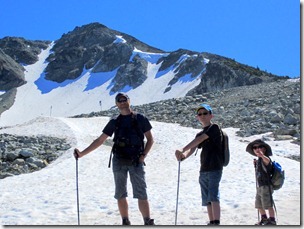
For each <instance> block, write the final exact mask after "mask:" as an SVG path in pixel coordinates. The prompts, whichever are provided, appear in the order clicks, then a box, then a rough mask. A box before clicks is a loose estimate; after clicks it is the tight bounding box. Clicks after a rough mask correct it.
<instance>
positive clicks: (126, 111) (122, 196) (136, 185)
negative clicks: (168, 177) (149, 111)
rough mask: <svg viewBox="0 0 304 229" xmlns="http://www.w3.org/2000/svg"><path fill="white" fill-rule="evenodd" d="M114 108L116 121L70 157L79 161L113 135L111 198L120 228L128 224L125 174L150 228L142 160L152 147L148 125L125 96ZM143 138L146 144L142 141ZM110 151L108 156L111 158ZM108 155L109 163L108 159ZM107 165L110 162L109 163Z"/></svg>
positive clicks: (120, 95) (117, 99)
mask: <svg viewBox="0 0 304 229" xmlns="http://www.w3.org/2000/svg"><path fill="white" fill-rule="evenodd" d="M115 101H116V106H117V107H118V109H119V111H120V115H119V116H117V118H114V119H111V120H110V121H109V122H108V124H107V125H106V126H105V128H104V129H103V131H102V132H103V133H102V134H101V135H100V136H99V137H98V138H97V139H96V140H94V141H93V142H92V143H91V144H90V145H89V146H88V147H87V148H86V149H85V150H83V151H79V150H78V149H75V152H74V156H75V157H76V158H81V157H83V156H84V155H86V154H88V153H90V152H92V151H93V150H95V149H97V148H98V147H99V146H101V145H102V144H103V143H104V141H105V140H106V139H107V138H108V137H109V136H112V135H113V133H114V139H113V141H114V145H113V148H112V152H113V160H112V168H113V173H114V181H115V195H114V198H115V199H117V203H118V209H119V212H120V215H121V217H122V224H123V225H131V223H130V220H129V214H128V201H127V196H128V192H127V178H128V173H129V175H130V180H131V183H132V189H133V197H134V198H137V199H138V207H139V210H140V212H141V214H142V217H143V220H144V225H154V219H151V218H150V207H149V202H148V196H147V185H146V180H145V171H144V165H145V162H144V160H145V158H146V157H147V155H148V153H149V151H150V149H151V147H152V145H153V136H152V133H151V129H152V126H151V124H150V122H149V120H148V119H147V118H146V117H145V116H144V115H142V114H139V113H135V112H133V111H132V110H131V108H130V99H129V97H128V95H127V94H125V93H118V94H117V96H116V98H115ZM145 137H146V140H147V141H146V144H144V138H145ZM112 152H111V156H112ZM111 156H110V160H111ZM109 166H110V162H109Z"/></svg>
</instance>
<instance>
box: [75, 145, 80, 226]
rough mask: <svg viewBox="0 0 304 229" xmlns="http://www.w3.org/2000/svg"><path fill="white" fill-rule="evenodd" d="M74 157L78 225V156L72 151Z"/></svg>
mask: <svg viewBox="0 0 304 229" xmlns="http://www.w3.org/2000/svg"><path fill="white" fill-rule="evenodd" d="M74 156H75V159H76V193H77V216H78V225H80V217H79V191H78V154H77V152H76V150H75V151H74Z"/></svg>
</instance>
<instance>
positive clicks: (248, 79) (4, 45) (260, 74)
mask: <svg viewBox="0 0 304 229" xmlns="http://www.w3.org/2000/svg"><path fill="white" fill-rule="evenodd" d="M50 44H51V42H50V41H28V40H25V39H23V38H15V37H5V38H3V39H0V91H9V90H10V89H13V88H16V87H19V86H21V85H23V84H25V83H26V81H25V79H24V68H23V66H22V65H30V64H33V63H35V62H36V61H37V60H38V54H39V53H40V52H41V50H43V49H46V48H47V47H48V46H49V45H50ZM47 62H48V65H47V67H46V69H45V72H44V73H45V80H49V81H54V82H57V83H61V82H64V81H66V80H68V79H77V78H78V77H80V76H81V75H82V74H83V72H84V71H88V70H90V71H91V72H92V73H100V72H111V74H113V77H112V82H111V90H110V93H111V94H114V93H116V92H118V91H121V90H123V89H124V88H126V87H128V88H131V89H136V88H137V87H138V86H140V85H141V84H143V82H145V80H147V74H148V67H149V64H150V65H151V64H154V65H159V68H158V71H157V72H156V74H155V77H161V76H162V75H164V74H166V73H167V72H169V71H170V70H173V71H174V76H173V77H172V79H171V80H170V81H169V83H168V84H167V86H166V90H165V93H166V92H168V91H170V90H171V88H172V86H174V84H176V83H177V82H178V81H181V82H183V81H184V80H188V81H189V80H193V79H195V78H199V79H200V83H199V84H198V86H196V87H195V88H194V89H192V90H190V91H189V92H188V95H194V94H201V93H205V92H208V91H217V90H222V89H227V88H232V87H238V86H244V85H253V84H258V83H262V82H273V81H277V80H279V79H282V78H281V77H280V78H279V77H277V76H275V75H272V74H271V73H267V72H265V71H260V70H259V69H257V68H253V67H250V66H247V65H243V64H241V63H238V62H236V61H234V60H232V59H229V58H226V57H222V56H218V55H215V54H211V53H199V52H193V51H190V50H185V49H179V50H176V51H173V52H165V51H163V50H160V49H157V48H155V47H151V46H149V45H147V44H145V43H143V42H141V41H139V40H137V39H136V38H134V37H132V36H130V35H128V34H124V33H121V32H119V31H115V30H111V29H109V28H107V27H106V26H104V25H101V24H99V23H91V24H88V25H84V26H81V27H76V28H75V29H74V30H73V31H71V32H68V33H67V34H63V35H62V37H61V38H60V39H58V40H56V41H55V42H54V45H53V47H52V49H51V54H50V55H49V56H48V58H47ZM101 77H102V76H101Z"/></svg>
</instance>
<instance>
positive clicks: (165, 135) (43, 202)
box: [0, 117, 301, 226]
mask: <svg viewBox="0 0 304 229" xmlns="http://www.w3.org/2000/svg"><path fill="white" fill-rule="evenodd" d="M107 121H108V118H107V117H94V118H81V119H71V118H54V117H53V118H51V117H40V118H37V119H35V120H32V121H30V122H27V123H24V124H22V125H17V126H14V127H11V128H5V129H0V133H10V134H17V135H38V134H48V135H51V136H58V137H66V138H67V139H69V141H71V142H72V144H73V147H78V148H79V149H84V148H85V147H86V146H87V145H88V144H90V143H91V142H92V141H93V140H94V139H95V138H96V137H97V136H99V135H100V133H101V130H102V129H103V127H104V126H105V124H106V123H107ZM151 123H152V126H153V129H152V133H153V135H154V138H155V144H154V145H153V147H152V150H151V152H150V154H149V155H148V157H147V158H146V165H147V166H146V167H145V169H146V178H147V183H148V195H149V199H150V206H151V217H153V218H154V219H155V223H156V224H157V225H174V220H175V209H176V197H177V196H176V193H177V178H178V162H177V161H176V159H175V156H174V152H175V150H176V149H177V148H180V147H182V146H184V145H185V144H187V143H188V142H189V141H190V140H192V139H193V137H194V136H195V135H196V133H197V132H198V131H199V130H196V129H192V128H186V127H181V126H179V125H178V124H172V123H171V124H169V123H161V122H151ZM225 130H226V132H227V133H228V135H229V137H230V151H231V160H230V163H229V165H228V166H227V167H225V168H224V172H223V177H222V182H221V185H220V190H221V207H222V214H221V215H222V217H221V223H222V225H253V224H254V223H256V222H257V220H258V218H257V210H256V209H255V208H254V197H255V185H256V184H255V178H254V167H253V163H252V160H253V157H252V156H251V155H250V154H249V153H247V152H245V148H246V145H247V144H248V141H252V140H254V139H256V138H260V137H261V136H262V135H259V136H252V137H249V138H241V137H237V136H236V134H235V133H236V131H237V129H233V128H227V129H225ZM264 135H267V134H264ZM267 143H268V144H270V145H271V147H272V150H273V154H274V156H273V157H272V159H273V160H276V161H278V162H279V163H280V164H281V165H282V167H283V168H284V169H285V173H286V181H285V184H284V186H283V187H282V189H280V190H278V191H275V193H274V201H275V204H276V207H277V213H278V215H277V220H278V224H279V225H298V226H299V225H300V223H301V221H300V219H301V215H300V213H301V201H300V200H301V193H300V185H301V180H300V163H299V162H297V161H294V160H290V159H287V158H285V157H282V156H278V154H277V152H280V155H284V154H289V153H295V154H296V153H298V154H299V153H300V147H299V146H298V145H295V144H292V143H290V142H289V141H280V142H276V141H273V139H271V138H269V141H267ZM110 150H111V149H110V148H109V147H108V146H105V145H103V146H101V147H100V148H99V149H97V150H96V151H94V152H92V153H90V154H88V155H87V156H85V157H83V158H81V159H79V161H78V166H79V204H80V205H79V206H80V224H81V225H119V224H120V223H121V219H120V215H119V212H118V208H117V203H116V200H115V199H114V197H113V196H114V181H113V174H112V169H111V168H110V169H109V168H108V162H109V154H110ZM198 176H199V155H197V156H194V155H193V156H191V157H190V158H188V159H187V160H185V161H183V162H182V163H181V176H180V186H179V204H178V214H177V216H178V217H177V219H178V220H177V224H178V225H206V222H207V221H208V217H207V212H206V208H205V207H202V206H201V197H200V190H199V183H198ZM128 190H129V198H128V200H129V208H130V220H131V222H132V224H133V225H142V218H141V215H140V212H139V211H138V208H137V200H136V199H132V188H131V185H130V183H128ZM0 201H1V205H0V224H1V225H77V199H76V161H75V159H74V157H73V148H72V149H70V150H68V151H66V153H65V154H64V155H62V156H61V157H59V158H58V159H57V160H56V161H54V162H53V163H51V164H50V165H49V166H47V167H46V168H44V169H42V170H40V171H37V172H34V173H31V174H23V175H19V176H14V177H7V178H5V179H2V180H0Z"/></svg>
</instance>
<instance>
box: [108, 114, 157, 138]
mask: <svg viewBox="0 0 304 229" xmlns="http://www.w3.org/2000/svg"><path fill="white" fill-rule="evenodd" d="M132 115H133V114H130V115H120V123H119V126H120V128H122V129H125V130H126V131H127V130H131V131H132V132H134V131H135V132H136V130H135V129H134V128H131V126H132ZM134 115H137V117H136V119H137V123H138V127H139V129H140V130H141V132H142V133H143V134H144V133H145V132H147V131H149V130H151V129H152V126H151V124H150V122H149V120H148V119H147V118H146V117H145V116H144V115H142V114H139V113H137V114H134ZM117 118H118V117H116V118H113V119H111V120H110V121H109V122H108V123H107V125H106V126H105V127H104V129H103V131H102V132H103V133H105V134H106V135H108V136H110V137H111V136H112V135H113V133H114V132H115V128H116V122H117V120H118V119H117ZM133 118H134V117H133Z"/></svg>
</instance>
